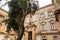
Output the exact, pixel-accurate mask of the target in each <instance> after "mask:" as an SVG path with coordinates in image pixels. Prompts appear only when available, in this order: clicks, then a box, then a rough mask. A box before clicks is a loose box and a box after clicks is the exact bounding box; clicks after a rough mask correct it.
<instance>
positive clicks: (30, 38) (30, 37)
mask: <svg viewBox="0 0 60 40" xmlns="http://www.w3.org/2000/svg"><path fill="white" fill-rule="evenodd" d="M28 40H32V31H30V32H28Z"/></svg>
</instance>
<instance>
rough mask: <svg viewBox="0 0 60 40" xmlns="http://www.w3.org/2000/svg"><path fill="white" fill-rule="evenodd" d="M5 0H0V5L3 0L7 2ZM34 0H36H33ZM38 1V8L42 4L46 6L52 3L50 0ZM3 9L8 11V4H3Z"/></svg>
mask: <svg viewBox="0 0 60 40" xmlns="http://www.w3.org/2000/svg"><path fill="white" fill-rule="evenodd" d="M7 1H10V0H7ZM7 1H6V0H2V1H1V2H0V5H3V4H4V3H5V2H7ZM35 1H36V0H35ZM37 1H38V4H39V5H38V6H39V8H41V7H44V6H46V5H49V4H52V1H51V0H37ZM2 8H3V9H4V10H6V11H9V8H8V4H7V5H5V6H4V7H2Z"/></svg>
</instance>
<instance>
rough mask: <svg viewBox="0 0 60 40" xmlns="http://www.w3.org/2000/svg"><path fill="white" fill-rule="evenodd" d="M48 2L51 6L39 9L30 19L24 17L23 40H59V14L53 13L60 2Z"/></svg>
mask: <svg viewBox="0 0 60 40" xmlns="http://www.w3.org/2000/svg"><path fill="white" fill-rule="evenodd" d="M47 1H48V0H47ZM50 1H51V4H48V5H44V6H41V7H39V9H38V10H37V11H36V12H35V14H34V15H32V17H31V15H30V14H29V15H27V16H26V19H25V23H24V25H25V33H24V36H23V40H60V13H59V12H57V13H55V12H56V10H58V9H59V8H60V0H50ZM38 2H39V1H38ZM42 3H43V0H42ZM40 5H41V4H40Z"/></svg>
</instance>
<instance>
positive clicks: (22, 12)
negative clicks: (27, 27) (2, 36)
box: [7, 0, 37, 40]
mask: <svg viewBox="0 0 60 40" xmlns="http://www.w3.org/2000/svg"><path fill="white" fill-rule="evenodd" d="M8 4H9V9H10V10H9V19H8V27H7V32H8V33H9V31H10V30H11V28H13V29H14V31H15V32H17V33H18V34H19V37H18V39H17V40H21V38H22V36H23V33H24V19H25V17H26V15H28V14H29V13H31V12H33V13H34V12H35V11H36V10H37V5H35V4H33V7H32V9H33V11H31V3H30V2H29V1H28V0H11V1H10V2H9V3H8Z"/></svg>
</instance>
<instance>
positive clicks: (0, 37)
mask: <svg viewBox="0 0 60 40" xmlns="http://www.w3.org/2000/svg"><path fill="white" fill-rule="evenodd" d="M5 19H8V12H6V11H5V10H3V9H1V8H0V40H16V33H15V32H14V31H13V29H11V31H10V33H7V32H6V30H7V24H5V23H4V22H3V21H4V20H5Z"/></svg>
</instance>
